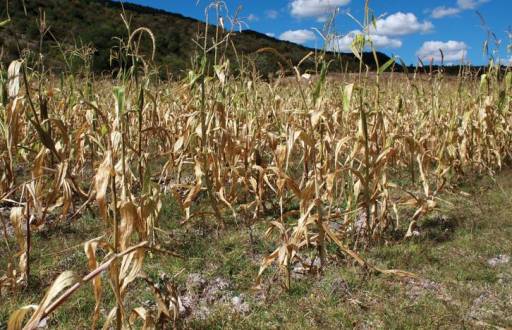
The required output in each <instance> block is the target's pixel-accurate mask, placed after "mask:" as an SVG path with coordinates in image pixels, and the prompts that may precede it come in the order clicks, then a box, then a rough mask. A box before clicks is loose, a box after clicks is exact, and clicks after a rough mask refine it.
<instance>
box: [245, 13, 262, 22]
mask: <svg viewBox="0 0 512 330" xmlns="http://www.w3.org/2000/svg"><path fill="white" fill-rule="evenodd" d="M259 19H260V18H259V17H258V16H256V15H254V14H249V16H247V20H248V21H249V22H256V21H258V20H259Z"/></svg>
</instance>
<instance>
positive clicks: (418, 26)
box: [371, 12, 434, 36]
mask: <svg viewBox="0 0 512 330" xmlns="http://www.w3.org/2000/svg"><path fill="white" fill-rule="evenodd" d="M375 25H376V28H373V27H372V28H371V29H372V30H374V31H375V32H376V34H378V35H383V36H404V35H407V34H413V33H426V32H429V31H431V30H432V29H433V28H434V25H432V23H431V22H429V21H423V22H420V21H419V20H418V18H417V17H416V15H414V14H413V13H403V12H398V13H395V14H392V15H389V16H387V17H385V18H381V19H378V20H377V21H376V24H375Z"/></svg>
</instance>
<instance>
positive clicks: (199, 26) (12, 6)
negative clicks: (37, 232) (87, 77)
mask: <svg viewBox="0 0 512 330" xmlns="http://www.w3.org/2000/svg"><path fill="white" fill-rule="evenodd" d="M24 3H25V5H23V2H22V1H16V2H10V3H9V8H6V7H4V8H2V10H1V11H0V15H1V17H2V19H5V18H7V17H10V18H11V23H10V24H9V25H8V26H7V27H6V28H3V29H1V30H0V44H1V45H2V48H3V52H2V62H4V63H6V62H9V61H11V60H13V59H15V58H18V57H19V49H32V50H37V49H38V48H39V46H40V31H39V30H40V24H39V23H38V20H39V18H40V17H43V13H44V17H45V22H46V27H48V28H49V31H50V32H51V33H47V34H45V35H44V37H43V43H42V44H43V48H44V49H43V51H42V53H43V54H45V56H46V62H47V63H49V64H50V67H52V68H59V67H61V66H62V63H63V55H62V52H61V51H60V50H59V48H58V47H56V46H57V43H56V41H58V42H59V43H60V44H61V45H62V48H64V49H69V50H70V52H69V54H71V55H70V56H73V54H72V53H73V52H72V51H71V50H73V49H75V48H76V46H78V47H81V46H84V45H91V46H93V48H94V52H93V54H92V59H93V61H92V69H93V70H94V71H105V70H111V69H112V66H111V63H112V61H111V49H112V48H113V47H115V46H117V45H119V41H118V40H117V39H116V38H115V37H125V38H126V28H125V25H124V24H123V21H122V19H121V15H120V14H121V13H122V7H121V4H120V3H118V2H114V1H110V0H25V1H24ZM124 9H125V11H126V13H127V16H128V17H129V19H130V24H131V27H132V29H134V28H137V27H141V26H144V27H147V28H149V29H150V30H151V31H152V32H153V34H154V36H155V39H156V56H155V62H156V64H157V65H158V66H159V67H160V68H161V70H162V71H163V72H171V73H173V74H180V73H183V71H184V70H186V69H187V68H188V67H189V66H190V63H191V58H192V57H193V56H191V55H192V54H194V51H195V50H196V49H197V46H196V45H195V44H194V42H193V39H194V37H196V36H198V35H200V34H201V33H203V32H204V27H205V23H204V22H201V21H199V20H196V19H192V18H189V17H185V16H183V15H180V14H175V13H170V12H166V11H163V10H158V9H154V8H150V7H145V6H140V5H135V4H129V3H125V4H124ZM55 40H56V41H55ZM232 40H233V44H234V45H235V47H236V49H237V52H238V55H243V56H249V57H250V58H251V59H253V60H254V61H255V62H256V64H257V68H258V70H260V71H261V73H262V74H266V73H268V72H275V71H277V70H278V69H279V63H278V62H279V61H280V60H279V59H278V57H277V56H276V55H274V54H270V53H258V54H256V53H255V52H256V51H257V50H258V49H260V48H264V47H271V48H274V49H275V50H277V52H278V53H279V54H281V55H282V56H283V57H284V58H286V59H287V60H290V61H291V62H292V63H293V64H297V63H298V62H299V61H300V60H301V59H302V58H303V57H304V56H305V55H306V54H308V53H309V52H311V51H314V49H311V48H307V47H304V46H301V45H297V44H294V43H291V42H287V41H282V40H278V39H275V38H272V37H269V36H267V35H265V34H262V33H259V32H256V31H251V30H244V31H242V32H236V33H234V35H233V36H232ZM146 46H148V47H147V49H149V48H150V47H149V46H150V45H149V42H148V43H147V44H146ZM229 54H230V55H229V56H232V57H234V56H235V54H234V52H233V51H231V52H229ZM78 55H79V54H75V57H77V56H78ZM329 57H331V58H332V59H335V60H336V63H335V65H333V66H332V68H333V69H334V70H337V71H341V70H349V71H351V70H355V69H356V68H357V67H358V66H359V64H358V60H357V59H356V58H355V56H354V55H353V54H332V53H331V54H329ZM378 58H379V62H380V63H384V62H386V61H387V60H388V59H389V57H388V56H386V55H385V54H382V53H378ZM364 59H365V63H366V64H367V65H369V66H370V67H371V68H375V64H374V59H373V55H372V54H365V56H364ZM233 62H235V61H233ZM302 68H305V69H314V63H313V61H312V60H310V61H306V62H305V63H304V64H303V66H302Z"/></svg>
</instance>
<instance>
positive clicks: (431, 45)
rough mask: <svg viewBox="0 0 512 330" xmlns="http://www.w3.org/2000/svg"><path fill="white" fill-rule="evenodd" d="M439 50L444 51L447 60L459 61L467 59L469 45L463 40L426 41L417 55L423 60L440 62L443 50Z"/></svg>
mask: <svg viewBox="0 0 512 330" xmlns="http://www.w3.org/2000/svg"><path fill="white" fill-rule="evenodd" d="M439 50H442V51H443V54H444V60H445V61H446V62H451V61H453V62H459V61H461V60H463V59H466V55H467V53H468V46H467V45H466V43H464V42H463V41H454V40H450V41H447V42H443V41H426V42H424V43H423V46H421V48H420V49H419V50H418V51H417V52H416V55H417V56H418V57H419V58H421V59H422V60H427V61H431V60H432V61H434V62H440V61H441V52H440V51H439Z"/></svg>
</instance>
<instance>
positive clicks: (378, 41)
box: [328, 30, 402, 52]
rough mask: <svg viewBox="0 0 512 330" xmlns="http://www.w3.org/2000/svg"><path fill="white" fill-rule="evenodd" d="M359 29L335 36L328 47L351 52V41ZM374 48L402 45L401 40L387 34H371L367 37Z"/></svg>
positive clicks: (358, 33) (358, 32) (398, 46)
mask: <svg viewBox="0 0 512 330" xmlns="http://www.w3.org/2000/svg"><path fill="white" fill-rule="evenodd" d="M360 34H361V31H359V30H354V31H351V32H349V33H348V34H346V35H344V36H342V37H338V38H335V39H334V40H332V41H331V44H330V45H329V47H328V48H329V49H331V50H334V51H339V52H351V46H352V42H353V41H354V38H355V37H356V36H357V35H360ZM369 38H370V39H371V41H372V43H373V46H374V47H375V48H376V49H379V48H400V47H402V41H401V40H398V39H394V38H390V37H388V36H383V35H378V34H373V35H370V37H369Z"/></svg>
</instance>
